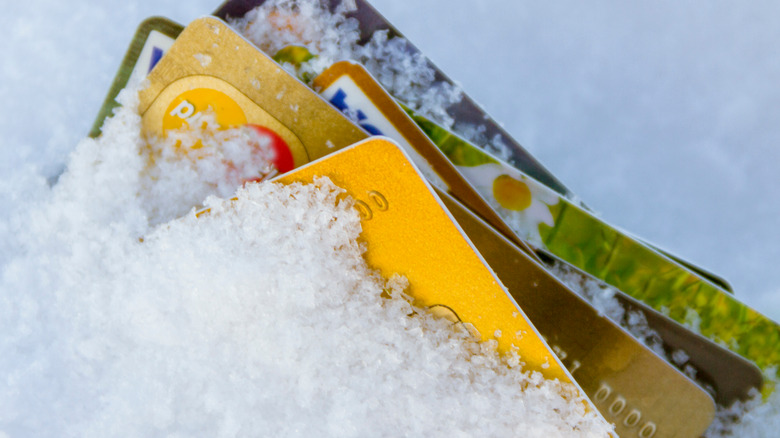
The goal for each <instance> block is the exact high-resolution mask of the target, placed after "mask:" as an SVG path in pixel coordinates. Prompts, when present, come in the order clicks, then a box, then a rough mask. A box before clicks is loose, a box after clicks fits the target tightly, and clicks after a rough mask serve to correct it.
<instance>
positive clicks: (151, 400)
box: [0, 93, 607, 437]
mask: <svg viewBox="0 0 780 438" xmlns="http://www.w3.org/2000/svg"><path fill="white" fill-rule="evenodd" d="M135 98H136V95H135V94H132V93H124V94H123V95H122V99H124V101H125V102H124V103H125V104H126V105H127V106H126V107H123V108H122V109H121V110H120V111H119V112H118V114H117V115H116V116H115V117H114V118H113V119H111V120H109V121H108V122H107V124H106V126H105V128H104V135H103V137H101V138H100V139H98V140H91V139H87V140H84V141H82V142H81V143H80V144H79V145H78V146H77V148H76V150H75V152H74V153H73V154H72V156H71V158H70V161H69V165H68V170H67V171H66V172H65V173H64V174H63V175H62V176H61V177H60V180H59V182H58V184H57V185H56V186H54V187H53V188H51V189H45V188H44V185H43V184H40V183H41V182H39V185H38V188H39V190H40V191H41V194H40V196H39V199H38V200H37V201H30V202H29V203H27V204H23V205H22V206H21V207H20V208H19V209H18V210H17V211H15V212H13V213H12V214H11V216H10V219H9V221H8V222H7V223H5V224H4V226H5V227H7V233H4V235H5V236H6V238H7V239H9V240H10V241H12V242H9V243H10V244H11V245H12V247H13V248H15V251H14V252H13V253H11V254H9V255H8V256H7V259H5V260H3V265H2V277H1V280H0V290H1V291H2V293H0V333H1V334H2V335H0V375H2V376H3V379H2V380H0V436H2V437H6V436H7V437H28V436H79V437H81V436H256V435H262V436H304V435H317V436H323V435H325V436H340V437H343V436H366V435H368V436H386V435H414V436H420V435H445V434H448V433H450V432H457V433H460V434H464V435H471V436H476V435H491V436H540V437H541V436H588V437H590V436H594V437H595V436H605V434H606V433H607V425H606V424H604V423H603V420H601V419H600V418H599V417H597V416H596V415H594V414H593V413H590V414H586V413H585V412H584V405H583V404H582V403H581V401H579V400H577V399H576V398H574V397H573V396H572V388H571V387H570V386H569V385H562V384H560V383H559V382H557V381H546V380H544V379H543V378H542V377H541V375H540V374H538V373H528V372H523V371H522V370H521V369H520V368H519V366H514V367H513V366H511V364H510V363H509V362H508V361H507V360H505V359H503V358H500V357H499V356H498V355H497V354H496V352H495V350H494V349H493V348H492V345H491V344H479V343H475V342H473V341H470V340H469V338H468V335H467V334H464V333H463V332H461V331H458V330H457V329H455V328H453V326H451V325H450V323H449V322H448V321H446V320H443V319H436V318H434V317H432V316H431V315H429V314H427V313H426V312H424V311H422V310H420V309H415V308H413V307H412V306H411V305H410V304H409V302H408V300H407V299H406V297H405V295H404V293H403V287H404V286H405V280H403V279H401V278H394V279H391V280H386V279H383V278H381V277H380V276H378V275H377V274H376V273H375V272H374V271H372V270H371V269H370V268H369V267H368V266H366V264H365V261H364V259H363V257H362V253H363V251H364V250H365V248H364V246H363V245H361V244H359V243H358V242H357V241H356V238H357V237H358V235H359V233H360V222H359V217H358V214H357V212H356V211H355V210H354V209H353V208H352V207H351V201H350V200H349V199H347V200H344V201H341V202H338V201H337V197H338V195H339V193H341V189H339V188H337V187H335V186H334V185H333V184H332V183H330V182H329V181H328V180H327V179H320V180H318V181H317V182H316V184H311V185H300V184H295V185H289V186H281V185H277V184H273V183H270V182H263V183H251V184H247V185H245V186H244V187H242V188H239V189H238V192H237V194H236V196H237V199H236V200H233V201H231V200H226V199H223V198H217V197H213V196H212V197H208V198H206V199H205V201H204V200H203V199H202V198H201V199H198V196H203V197H206V196H207V195H209V194H212V195H215V194H223V193H226V192H230V194H231V195H232V189H235V187H233V188H232V189H231V188H229V187H228V186H225V185H220V184H192V182H193V177H192V175H195V174H197V173H198V172H200V171H203V172H204V174H205V175H207V176H208V175H210V177H211V178H217V177H218V176H219V175H221V174H224V172H225V171H226V169H227V170H230V169H231V166H228V165H226V163H229V162H230V159H229V158H230V157H235V156H238V155H240V150H241V147H242V146H241V145H242V144H243V145H244V148H252V147H254V146H253V142H252V141H246V138H245V137H243V136H242V134H241V133H240V132H238V133H233V134H229V133H223V134H220V135H224V136H227V137H226V139H225V140H226V143H225V144H232V145H233V147H234V148H235V150H234V151H233V152H230V153H228V152H225V153H223V154H207V153H205V152H203V151H201V152H198V154H199V156H200V157H201V158H200V159H194V160H193V159H192V156H191V155H189V154H188V153H177V154H170V155H164V154H163V153H162V150H161V147H162V146H161V145H159V144H154V143H153V144H152V145H151V146H150V147H147V145H146V142H145V141H144V139H142V138H141V136H140V134H139V130H140V118H139V116H138V115H137V114H136V113H135V112H134V111H133V110H132V108H133V105H134V104H135V101H134V99H135ZM180 134H181V135H179V136H178V137H177V138H178V139H180V140H182V144H185V142H186V141H189V140H188V139H187V138H186V136H183V134H182V133H180ZM196 134H198V135H199V136H200V139H199V140H200V141H201V142H202V145H203V148H201V149H207V148H209V147H212V146H211V143H210V142H211V141H213V136H211V133H209V130H208V129H205V131H204V132H198V131H197V130H196ZM150 151H151V152H150ZM150 157H154V159H151V158H150ZM176 157H178V160H177V159H176ZM177 161H178V164H177ZM200 162H204V163H205V162H210V163H211V164H210V165H209V166H206V165H201V164H200ZM257 164H258V165H261V164H262V163H260V162H258V163H257ZM155 165H160V166H162V167H161V169H166V171H162V170H159V169H158V170H154V169H153V167H154V166H155ZM220 165H222V167H220ZM199 166H200V167H199ZM260 169H262V166H260ZM255 170H257V169H255ZM168 171H170V173H168ZM250 173H251V172H250ZM244 176H245V175H244ZM182 177H184V179H183V180H179V179H178V178H182ZM187 178H190V179H189V180H188V179H187ZM206 179H208V178H206ZM240 179H241V178H238V179H236V180H235V181H234V182H233V183H234V184H235V185H239V184H240V181H239V180H240ZM155 184H159V185H160V187H166V188H168V189H169V190H157V191H155V190H149V189H150V188H152V186H154V185H155ZM177 184H178V189H176V187H177ZM194 199H197V201H196V202H193V200H194ZM201 204H202V205H203V206H205V207H208V208H209V209H210V210H209V213H206V214H200V215H196V213H195V209H194V208H193V207H194V206H197V205H201ZM182 210H185V211H187V213H186V214H184V216H183V217H180V218H176V216H177V215H178V214H179V212H180V211H182ZM155 224H156V225H155Z"/></svg>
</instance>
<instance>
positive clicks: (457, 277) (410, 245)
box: [275, 137, 572, 382]
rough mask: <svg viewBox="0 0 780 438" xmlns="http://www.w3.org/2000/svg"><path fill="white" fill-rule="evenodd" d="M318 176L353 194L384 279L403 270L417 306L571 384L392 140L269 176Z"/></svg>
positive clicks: (371, 258) (373, 261) (287, 179)
mask: <svg viewBox="0 0 780 438" xmlns="http://www.w3.org/2000/svg"><path fill="white" fill-rule="evenodd" d="M317 176H327V177H328V178H330V179H331V181H333V183H335V184H336V185H337V186H339V187H341V188H344V189H345V190H346V191H347V194H348V195H350V196H351V197H352V198H353V199H354V200H355V203H356V208H357V209H358V211H359V212H360V214H361V216H362V227H363V231H362V233H361V239H362V240H364V241H365V242H366V244H367V252H366V254H365V256H366V260H367V262H368V264H369V266H371V267H372V268H376V269H379V270H380V271H381V273H382V275H384V276H385V277H390V276H392V275H393V274H399V275H403V276H405V277H406V278H407V279H408V280H409V285H410V286H409V290H408V291H407V293H408V294H409V295H410V296H411V297H412V298H413V299H414V302H415V304H416V305H418V306H421V307H434V308H436V307H441V308H445V309H450V310H451V312H452V314H453V316H455V317H456V318H457V319H458V320H460V321H462V322H464V323H467V324H471V325H472V326H473V327H474V328H475V329H476V330H477V331H478V332H479V336H480V337H481V339H482V340H488V339H494V340H496V341H497V342H498V349H499V351H501V352H503V353H507V352H509V351H511V350H512V346H516V347H517V348H518V350H517V351H518V354H519V355H520V356H521V358H522V360H523V362H525V364H526V365H527V368H528V369H531V370H534V371H539V372H541V373H542V374H543V375H544V376H545V377H547V378H549V379H555V378H557V379H560V380H561V381H564V382H572V379H571V378H570V376H569V374H568V372H567V371H566V369H565V368H564V367H563V365H562V364H561V363H560V362H559V361H558V359H557V357H556V356H555V354H554V353H553V352H552V351H551V349H550V348H549V347H548V346H547V344H546V343H545V342H544V341H543V340H542V338H541V336H540V335H539V334H538V332H537V331H536V329H535V328H534V327H533V325H531V323H530V322H529V321H528V319H527V318H526V316H525V314H524V313H523V311H522V310H520V308H519V307H517V305H516V303H515V302H514V300H513V299H512V298H511V296H510V295H509V294H508V293H507V292H506V289H505V288H504V287H503V286H502V285H501V282H500V281H499V280H498V279H497V278H496V276H495V274H494V273H493V271H492V270H491V269H490V267H488V266H487V264H486V263H485V261H484V260H483V259H482V257H481V256H480V254H479V253H478V252H477V251H476V249H475V248H474V247H473V246H472V244H471V243H470V242H469V240H468V239H467V238H466V237H465V235H464V234H463V232H462V231H461V230H460V228H459V227H458V225H457V224H456V223H455V222H454V220H453V219H452V217H451V216H450V214H449V212H448V210H447V209H446V208H445V207H444V206H443V205H442V204H441V201H440V200H439V198H438V197H437V196H436V195H435V194H434V193H433V191H432V189H431V187H430V186H429V184H428V183H427V182H426V180H425V179H424V178H423V177H422V176H421V175H420V174H419V173H418V171H417V169H416V168H415V166H414V165H412V163H411V162H410V160H409V158H407V156H406V154H405V153H404V152H403V151H402V150H401V149H400V147H399V146H398V145H396V144H395V143H393V142H392V141H390V140H389V139H384V138H381V137H372V138H371V139H369V140H366V141H364V142H362V143H359V144H357V145H355V146H353V147H349V148H346V149H344V150H341V151H339V152H336V153H334V154H332V155H331V156H329V157H328V158H327V159H324V160H320V161H317V162H315V163H312V164H310V165H307V166H304V167H302V168H299V169H297V170H295V171H293V172H290V173H287V174H285V175H282V176H280V177H278V178H277V179H276V180H275V181H278V182H282V183H292V182H306V183H310V182H312V181H313V179H314V178H315V177H317Z"/></svg>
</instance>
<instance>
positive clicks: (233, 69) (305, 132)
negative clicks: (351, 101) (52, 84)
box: [139, 17, 368, 172]
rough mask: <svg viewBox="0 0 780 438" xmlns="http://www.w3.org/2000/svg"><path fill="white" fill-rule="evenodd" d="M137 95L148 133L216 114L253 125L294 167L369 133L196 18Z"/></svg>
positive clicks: (225, 30)
mask: <svg viewBox="0 0 780 438" xmlns="http://www.w3.org/2000/svg"><path fill="white" fill-rule="evenodd" d="M147 79H148V81H149V86H148V87H146V88H145V89H143V90H142V91H141V92H140V93H139V98H140V103H139V113H140V114H141V115H142V126H143V130H144V132H145V134H146V135H152V136H157V137H163V136H164V135H165V132H166V131H168V130H171V129H177V128H180V127H181V126H182V125H184V124H185V123H186V124H190V123H191V122H197V121H198V120H201V118H200V117H201V116H202V115H203V114H204V112H206V111H211V112H212V113H213V115H214V116H215V117H216V121H217V123H218V124H219V125H220V126H222V127H225V128H227V127H231V126H242V125H246V124H248V125H251V126H252V127H253V128H255V129H256V130H259V131H261V132H262V133H264V134H267V135H270V136H271V137H273V138H274V145H273V146H274V150H275V151H276V152H277V155H278V156H280V157H284V158H285V159H284V160H283V161H284V163H286V164H285V165H284V168H280V169H278V170H279V171H280V172H284V171H288V170H291V169H292V168H295V167H298V166H300V165H303V164H305V163H308V162H309V161H311V160H315V159H317V158H320V157H322V156H324V155H327V154H329V153H331V152H333V151H334V150H337V149H339V148H342V147H345V146H348V145H350V144H353V143H355V142H356V141H359V140H362V139H364V138H366V137H367V136H368V135H367V134H366V133H365V131H363V130H362V129H361V128H359V127H358V126H357V125H355V124H353V123H352V122H351V121H350V120H349V119H347V118H346V117H345V116H344V115H342V114H341V113H340V112H339V111H338V110H336V109H335V108H333V107H332V106H331V105H330V104H329V103H328V102H326V101H325V100H323V99H322V98H321V97H320V96H319V95H317V94H316V93H314V92H313V91H312V90H311V89H309V88H308V87H307V86H306V85H304V84H303V83H301V82H300V81H299V80H297V79H296V78H294V77H293V76H291V75H289V74H288V73H287V72H286V71H284V70H283V69H282V68H281V67H280V66H279V65H278V64H276V63H275V62H274V61H273V60H272V59H271V58H270V57H268V56H267V55H266V54H264V53H263V52H261V51H260V50H258V49H257V48H256V47H255V46H253V45H252V44H251V43H250V42H248V41H247V40H245V39H244V38H243V37H241V36H240V35H239V34H237V33H236V32H235V31H234V30H233V29H231V28H230V27H229V26H228V25H227V24H225V23H224V22H223V21H221V20H219V19H217V18H213V17H205V18H199V19H197V20H195V21H193V22H192V23H191V24H190V25H189V26H187V27H186V28H185V29H184V31H182V33H181V35H179V37H178V38H177V39H176V41H175V42H174V43H173V45H172V46H171V47H170V49H169V50H168V52H167V53H166V55H165V56H164V57H163V58H162V59H161V60H160V62H159V63H158V64H157V66H156V67H155V68H154V69H153V70H152V71H151V73H150V74H149V76H148V78H147Z"/></svg>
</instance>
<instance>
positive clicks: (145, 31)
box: [89, 17, 184, 138]
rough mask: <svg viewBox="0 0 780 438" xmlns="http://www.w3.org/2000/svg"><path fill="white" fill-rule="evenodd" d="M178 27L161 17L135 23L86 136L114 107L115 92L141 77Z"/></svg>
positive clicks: (93, 132)
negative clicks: (125, 48)
mask: <svg viewBox="0 0 780 438" xmlns="http://www.w3.org/2000/svg"><path fill="white" fill-rule="evenodd" d="M182 29H184V27H183V26H182V25H180V24H178V23H175V22H173V21H171V20H169V19H167V18H163V17H151V18H147V19H146V20H144V21H143V22H142V23H141V24H140V25H139V26H138V29H137V30H136V31H135V35H134V36H133V40H132V41H131V42H130V47H128V48H127V52H126V53H125V57H124V59H122V64H121V65H120V66H119V71H118V72H117V74H116V76H114V82H113V83H112V84H111V88H109V90H108V94H107V95H106V98H105V100H104V101H103V105H102V106H101V107H100V111H99V112H98V115H97V117H96V118H95V122H94V123H93V124H92V129H91V130H90V131H89V136H90V137H92V138H95V137H97V136H99V135H100V132H101V128H102V127H103V122H104V121H105V120H106V118H107V117H109V116H110V115H111V114H112V112H113V111H114V108H116V107H117V106H119V104H118V103H117V102H116V97H117V96H118V95H119V92H120V91H122V89H123V88H125V87H126V86H127V85H128V84H129V83H133V82H134V81H135V80H137V79H143V78H144V77H145V76H146V75H147V74H149V72H150V71H152V68H154V66H155V65H156V64H157V62H159V61H160V59H161V58H162V55H163V54H165V52H166V51H167V50H168V49H169V48H170V47H171V45H172V44H173V41H174V40H175V39H176V37H177V36H179V34H180V33H181V31H182Z"/></svg>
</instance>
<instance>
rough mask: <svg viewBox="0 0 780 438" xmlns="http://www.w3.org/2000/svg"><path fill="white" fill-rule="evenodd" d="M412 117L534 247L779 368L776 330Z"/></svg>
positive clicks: (452, 137)
mask: <svg viewBox="0 0 780 438" xmlns="http://www.w3.org/2000/svg"><path fill="white" fill-rule="evenodd" d="M413 118H414V119H415V121H416V122H418V124H419V125H420V127H421V128H422V129H423V131H425V132H426V133H427V134H428V136H429V137H430V138H431V139H432V140H433V141H434V143H436V144H437V146H439V148H441V149H442V151H443V152H444V153H445V154H446V155H447V157H448V158H449V159H450V160H452V161H453V163H454V164H455V165H456V166H457V167H458V169H459V170H461V172H462V174H463V175H464V176H465V177H466V179H468V180H469V182H470V183H471V184H473V185H474V186H475V187H476V188H477V190H479V191H480V192H481V193H482V194H483V195H484V196H485V197H486V198H488V199H489V200H491V201H492V203H493V205H494V207H495V208H496V210H497V211H498V212H499V214H501V215H502V216H503V217H504V219H505V220H506V222H507V223H508V224H509V225H510V226H511V227H512V228H513V229H514V230H515V231H516V232H518V233H520V235H521V237H522V238H524V239H526V240H527V241H528V243H530V244H531V245H532V246H534V247H536V248H537V249H539V250H541V251H545V252H549V253H551V254H553V255H554V256H556V257H558V258H560V259H562V260H564V261H566V262H568V263H570V264H571V265H573V266H575V267H577V268H580V269H582V270H583V271H585V272H587V273H588V274H590V275H593V276H594V277H596V278H598V279H600V280H603V281H604V282H606V283H607V284H609V285H611V286H614V287H616V288H617V289H620V290H621V291H623V292H625V293H627V294H629V295H631V296H632V297H635V298H637V299H638V300H640V301H642V302H644V303H646V304H648V305H650V306H651V307H653V308H655V309H656V310H658V311H660V312H662V313H664V314H665V315H668V316H669V317H671V318H672V319H674V320H675V321H678V322H680V323H682V324H686V325H688V326H693V327H696V328H697V329H698V331H700V333H701V334H702V335H704V336H706V337H708V338H709V339H712V340H713V341H715V342H718V343H722V344H724V345H725V346H727V347H728V348H729V349H731V350H732V351H734V352H736V353H737V354H740V355H741V356H743V357H745V358H747V359H750V360H751V361H753V362H755V363H756V364H757V365H758V366H759V367H760V368H761V369H762V370H765V371H766V370H769V369H770V368H772V367H775V366H777V365H779V364H780V326H778V325H777V323H775V322H773V321H772V320H770V319H769V318H767V317H765V316H763V315H761V314H760V313H758V312H757V311H755V310H753V309H750V308H749V307H747V306H746V305H745V304H743V303H741V302H740V301H738V300H736V299H735V298H734V297H733V296H732V295H730V294H729V293H727V292H725V291H723V290H721V289H719V288H718V287H717V286H715V285H714V284H712V283H710V282H709V281H708V280H706V279H704V278H702V277H700V276H698V275H696V273H694V272H691V271H689V270H687V269H685V268H684V267H683V266H681V265H680V264H678V263H676V262H675V261H674V260H671V259H669V258H667V257H665V256H663V255H662V254H660V253H658V252H656V251H654V250H653V249H652V248H650V247H648V246H647V245H645V244H644V243H642V242H640V241H637V240H636V239H633V238H632V237H630V236H628V235H626V234H624V233H622V232H621V231H619V230H617V229H615V228H614V227H611V226H610V225H608V224H606V223H604V222H603V221H601V220H600V219H598V218H597V217H595V216H593V215H592V214H591V213H590V212H588V211H586V210H584V209H582V208H581V207H579V206H577V205H574V204H572V203H571V202H570V201H569V200H567V199H566V198H564V197H563V196H561V195H559V194H557V193H555V192H553V191H552V190H551V189H549V188H548V187H546V186H544V185H543V184H541V183H539V182H538V181H535V180H534V179H532V178H530V177H529V176H528V175H525V174H523V173H522V172H520V171H519V170H517V169H515V168H514V167H512V166H510V165H509V164H507V163H505V162H502V161H501V160H499V159H497V158H495V157H493V156H491V155H490V154H488V153H487V152H485V151H483V150H482V149H480V148H478V147H476V146H474V145H472V144H471V143H469V142H467V141H466V140H464V139H462V138H460V137H458V136H457V135H454V134H452V133H450V132H449V131H447V130H445V129H443V128H442V127H440V126H438V125H436V124H434V123H433V122H430V121H429V120H426V119H425V118H423V117H420V116H417V115H413Z"/></svg>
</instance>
